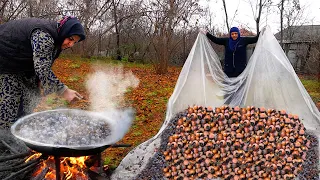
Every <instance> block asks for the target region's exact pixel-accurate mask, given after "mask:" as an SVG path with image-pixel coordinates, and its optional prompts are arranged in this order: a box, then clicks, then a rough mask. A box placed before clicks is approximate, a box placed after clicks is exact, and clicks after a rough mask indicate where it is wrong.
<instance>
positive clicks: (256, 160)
mask: <svg viewBox="0 0 320 180" xmlns="http://www.w3.org/2000/svg"><path fill="white" fill-rule="evenodd" d="M187 111H188V113H187V115H186V116H183V117H180V118H179V119H178V120H177V122H176V128H175V133H174V134H173V135H172V136H170V137H169V138H168V144H167V146H166V149H165V151H164V152H163V155H164V157H165V161H166V164H167V166H166V167H164V168H163V173H164V176H165V177H166V178H169V179H197V178H202V179H212V178H218V177H220V178H223V179H235V180H236V179H259V178H263V179H274V180H276V179H294V178H295V177H296V176H297V175H298V174H299V173H300V172H301V171H302V164H303V162H304V161H305V160H306V154H307V153H306V152H307V151H308V149H309V148H310V141H309V140H308V139H307V138H306V136H305V130H306V129H305V127H304V126H303V124H302V122H301V121H300V120H299V117H298V116H297V115H292V114H287V113H286V111H285V110H281V111H277V110H275V109H265V108H263V107H260V108H256V107H253V106H248V107H244V108H240V107H238V106H236V107H233V108H231V107H229V106H221V107H217V108H215V109H214V108H212V107H202V106H194V107H189V108H188V110H187Z"/></svg>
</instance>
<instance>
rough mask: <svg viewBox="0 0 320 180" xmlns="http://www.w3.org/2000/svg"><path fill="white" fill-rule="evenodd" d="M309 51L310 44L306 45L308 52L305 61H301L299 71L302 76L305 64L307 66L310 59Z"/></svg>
mask: <svg viewBox="0 0 320 180" xmlns="http://www.w3.org/2000/svg"><path fill="white" fill-rule="evenodd" d="M310 51H311V43H310V44H308V51H307V56H306V59H304V60H302V61H301V67H300V70H301V73H303V74H304V73H305V67H306V64H307V62H308V61H309V59H310Z"/></svg>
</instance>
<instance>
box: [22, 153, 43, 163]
mask: <svg viewBox="0 0 320 180" xmlns="http://www.w3.org/2000/svg"><path fill="white" fill-rule="evenodd" d="M41 155H42V154H41V153H34V154H32V155H31V156H30V157H28V158H27V159H26V160H25V162H28V161H30V160H32V159H36V158H39V157H40V156H41Z"/></svg>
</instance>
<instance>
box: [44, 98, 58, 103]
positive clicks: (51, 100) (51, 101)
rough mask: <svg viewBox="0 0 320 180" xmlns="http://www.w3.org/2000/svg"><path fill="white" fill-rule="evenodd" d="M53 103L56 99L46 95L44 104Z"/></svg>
mask: <svg viewBox="0 0 320 180" xmlns="http://www.w3.org/2000/svg"><path fill="white" fill-rule="evenodd" d="M55 103H56V99H55V98H53V97H48V98H47V99H46V104H47V105H53V104H55Z"/></svg>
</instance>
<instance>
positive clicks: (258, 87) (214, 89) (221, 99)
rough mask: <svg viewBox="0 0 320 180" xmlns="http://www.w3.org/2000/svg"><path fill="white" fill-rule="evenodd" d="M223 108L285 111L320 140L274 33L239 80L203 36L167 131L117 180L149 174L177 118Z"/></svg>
mask: <svg viewBox="0 0 320 180" xmlns="http://www.w3.org/2000/svg"><path fill="white" fill-rule="evenodd" d="M223 104H229V105H230V106H236V105H238V106H242V107H244V106H248V105H250V106H255V107H265V108H273V109H277V110H281V109H284V110H286V111H287V113H291V114H296V115H299V117H300V120H302V122H303V124H304V126H305V127H306V128H307V130H309V132H310V131H311V132H313V133H315V135H316V136H317V137H318V139H319V137H320V132H319V130H320V113H319V111H318V109H317V108H316V106H315V104H314V102H313V101H312V99H311V98H310V96H309V94H308V93H307V91H306V89H305V88H304V86H303V85H302V83H301V82H300V80H299V78H298V76H297V75H296V73H295V71H294V69H293V67H292V65H291V64H290V61H289V60H288V58H287V57H286V55H285V53H284V52H283V50H282V48H281V47H280V45H279V43H278V41H277V40H276V38H275V37H274V35H273V34H272V32H271V30H270V28H269V27H266V28H264V29H263V30H262V32H261V34H260V37H259V40H258V42H257V44H256V48H255V50H254V53H253V55H252V56H251V58H250V60H249V62H248V65H247V68H246V69H245V71H244V72H243V73H242V74H241V75H240V76H238V77H237V78H228V77H227V76H226V75H225V74H224V72H223V70H222V67H221V64H220V61H219V58H218V56H217V54H216V53H215V52H214V50H213V49H212V47H211V45H210V43H209V40H208V39H207V37H206V36H205V35H204V34H202V33H199V35H198V37H197V39H196V41H195V43H194V45H193V47H192V49H191V51H190V54H189V56H188V58H187V60H186V62H185V64H184V66H183V68H182V71H181V73H180V76H179V78H178V81H177V84H176V86H175V89H174V92H173V94H172V95H171V97H170V99H169V102H168V105H167V114H166V119H165V121H164V123H163V125H162V127H161V129H160V130H159V132H158V133H157V134H156V135H155V136H154V137H152V138H151V139H149V140H148V141H146V142H144V143H142V144H140V145H139V146H138V147H136V148H135V149H133V150H132V151H131V152H130V153H129V154H128V155H127V156H126V157H125V158H124V159H123V160H122V161H121V163H120V165H119V166H118V168H117V169H116V170H115V171H114V173H113V175H112V179H132V178H134V177H135V176H136V175H138V174H139V173H140V172H141V170H143V169H144V167H145V165H146V164H147V163H148V160H149V159H150V158H151V157H152V156H153V155H154V154H155V152H156V150H157V148H159V147H160V143H161V140H160V135H161V133H162V131H163V130H164V129H165V128H166V126H167V125H168V124H169V121H170V120H171V119H172V118H173V117H174V115H175V114H176V113H178V112H181V111H183V110H184V109H186V108H187V107H188V106H193V105H201V106H212V107H218V106H221V105H223Z"/></svg>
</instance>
